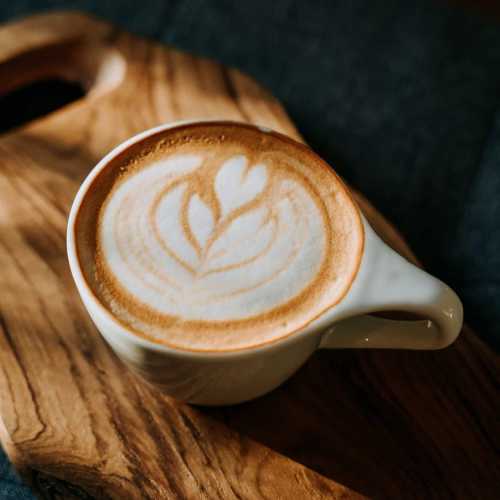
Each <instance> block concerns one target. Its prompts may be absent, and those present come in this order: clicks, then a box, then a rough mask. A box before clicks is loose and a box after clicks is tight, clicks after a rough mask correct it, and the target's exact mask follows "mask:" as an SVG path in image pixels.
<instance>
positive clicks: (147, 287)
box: [97, 153, 327, 322]
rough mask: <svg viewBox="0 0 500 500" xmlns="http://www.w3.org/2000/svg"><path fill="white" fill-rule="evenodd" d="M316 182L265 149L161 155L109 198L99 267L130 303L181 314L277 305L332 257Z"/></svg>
mask: <svg viewBox="0 0 500 500" xmlns="http://www.w3.org/2000/svg"><path fill="white" fill-rule="evenodd" d="M311 189H312V188H311V186H309V185H308V184H307V182H306V181H305V179H303V178H302V177H301V176H300V175H298V174H296V173H294V172H293V171H291V170H290V169H286V168H277V167H275V166H270V165H269V164H268V162H266V159H265V157H264V158H263V159H260V160H259V159H257V161H251V159H250V158H249V157H247V156H246V155H244V154H231V155H227V156H226V157H223V158H221V157H220V156H218V157H215V158H214V157H210V156H208V155H207V157H205V156H203V155H201V154H188V153H185V154H176V155H172V156H169V157H167V158H165V159H160V160H158V161H156V162H153V163H151V164H150V165H148V166H146V167H144V168H141V169H138V170H137V171H136V172H130V173H128V174H127V175H126V176H125V177H124V179H122V180H120V181H119V182H117V184H116V186H115V187H114V188H113V190H112V192H111V193H110V195H109V196H108V198H107V200H106V203H105V204H104V205H103V206H102V208H101V212H100V216H99V217H100V220H99V229H98V237H97V242H98V253H99V255H100V263H101V264H100V265H101V267H102V269H100V271H99V272H100V273H101V274H103V275H105V277H106V280H107V281H112V282H113V290H115V289H116V290H120V294H121V295H120V296H126V297H128V299H127V300H128V301H129V302H130V301H132V302H134V303H137V304H140V305H141V306H144V307H146V308H148V310H150V311H152V313H151V314H158V315H159V316H162V315H164V316H166V317H168V318H170V319H172V320H173V321H177V322H179V321H205V322H206V321H212V322H214V321H215V322H227V321H235V320H244V319H247V318H256V317H259V315H263V314H266V313H270V312H272V311H273V310H274V309H276V308H278V307H280V306H282V305H283V304H285V303H287V302H288V301H290V299H292V298H293V297H295V296H297V295H298V294H300V293H301V292H302V291H303V290H304V289H305V288H306V287H307V286H308V285H309V284H310V283H312V282H313V281H314V280H315V279H317V275H318V273H319V272H320V269H321V266H322V264H323V262H324V259H325V255H326V251H325V248H326V244H327V241H326V238H327V234H326V232H325V214H324V210H322V208H321V206H320V204H318V201H317V200H316V199H315V198H314V196H313V194H312V193H311ZM110 300H111V301H112V299H110ZM112 302H113V301H112ZM122 302H123V300H122ZM113 303H114V306H115V307H120V306H119V301H115V302H113Z"/></svg>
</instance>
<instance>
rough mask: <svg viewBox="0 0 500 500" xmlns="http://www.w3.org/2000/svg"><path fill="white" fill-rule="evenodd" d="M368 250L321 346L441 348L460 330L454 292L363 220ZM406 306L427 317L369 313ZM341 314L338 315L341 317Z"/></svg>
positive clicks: (460, 311) (460, 314) (460, 317)
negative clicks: (408, 318)
mask: <svg viewBox="0 0 500 500" xmlns="http://www.w3.org/2000/svg"><path fill="white" fill-rule="evenodd" d="M364 225H365V252H364V255H363V259H362V262H361V266H360V270H359V271H358V275H357V277H356V279H355V281H354V283H353V285H352V288H351V291H350V292H349V294H348V297H347V300H346V301H345V304H344V305H343V307H342V306H340V307H341V311H340V312H341V314H340V317H341V318H344V319H340V321H335V322H334V323H333V324H332V325H331V326H330V327H328V328H327V329H326V331H325V333H324V334H323V337H322V339H321V342H320V346H319V347H320V348H360V347H365V348H366V347H370V348H389V349H441V348H443V347H446V346H448V345H450V344H451V343H452V342H453V341H454V340H455V339H456V338H457V336H458V334H459V333H460V330H461V328H462V322H463V309H462V304H461V302H460V299H459V298H458V297H457V295H456V293H455V292H454V291H453V290H452V289H451V288H450V287H448V286H447V285H445V284H444V283H443V282H442V281H440V280H438V279H437V278H435V277H433V276H431V275H430V274H428V273H426V272H425V271H423V270H422V269H419V268H418V267H416V266H414V265H413V264H411V263H410V262H408V261H407V260H406V259H404V258H403V257H401V255H399V254H398V253H396V252H395V251H394V250H392V249H391V248H390V247H388V246H387V245H386V244H385V243H383V242H382V240H381V239H380V238H379V237H378V236H377V235H376V234H375V232H374V231H373V229H372V228H371V227H370V226H369V225H368V223H367V222H366V221H364ZM382 311H406V312H410V313H414V314H416V315H418V316H419V317H421V318H425V319H423V320H418V321H399V320H398V321H396V320H391V319H385V318H380V317H376V316H369V315H367V313H370V312H372V313H373V312H382ZM337 318H338V316H337Z"/></svg>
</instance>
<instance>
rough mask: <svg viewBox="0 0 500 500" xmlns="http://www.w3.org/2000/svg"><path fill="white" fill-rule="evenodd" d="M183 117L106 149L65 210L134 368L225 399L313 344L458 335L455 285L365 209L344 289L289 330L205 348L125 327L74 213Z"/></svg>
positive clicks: (79, 280) (95, 305)
mask: <svg viewBox="0 0 500 500" xmlns="http://www.w3.org/2000/svg"><path fill="white" fill-rule="evenodd" d="M185 123H187V122H176V123H173V124H167V125H162V126H160V127H156V128H154V129H150V130H147V131H145V132H143V133H141V134H139V135H136V136H135V137H132V138H131V139H129V140H127V141H125V142H124V143H123V144H121V145H120V146H118V147H117V148H115V149H114V150H113V151H111V152H110V153H109V154H108V155H107V156H106V157H105V158H103V159H102V160H101V161H100V162H99V163H98V164H97V165H96V167H95V168H94V169H93V170H92V171H91V172H90V174H89V175H88V177H87V178H86V179H85V181H84V182H83V184H82V185H81V187H80V189H79V191H78V193H77V195H76V198H75V200H74V202H73V206H72V208H71V213H70V216H69V221H68V232H67V248H68V258H69V264H70V268H71V273H72V274H73V278H74V280H75V283H76V286H77V288H78V291H79V293H80V296H81V298H82V300H83V303H84V304H85V307H86V308H87V311H88V312H89V314H90V316H91V318H92V320H93V321H94V323H95V325H96V326H97V328H98V330H99V331H100V332H101V334H102V336H103V337H104V338H105V340H106V341H107V343H108V344H109V345H110V346H111V347H112V348H113V350H114V351H115V353H116V354H117V355H118V356H119V358H121V359H122V361H124V362H125V364H126V365H128V366H129V367H130V368H131V369H132V370H133V371H134V372H135V373H138V374H140V375H141V376H142V377H143V378H144V379H146V380H147V381H149V382H151V383H153V384H154V385H155V386H157V387H159V388H160V389H161V390H163V391H164V392H165V393H166V394H168V395H170V396H173V397H174V398H177V399H179V400H182V401H187V402H190V403H195V404H202V405H227V404H234V403H240V402H243V401H247V400H249V399H253V398H256V397H258V396H261V395H263V394H265V393H267V392H269V391H271V390H273V389H274V388H276V387H277V386H279V385H280V384H281V383H283V382H284V381H285V380H286V379H287V378H288V377H290V376H291V375H292V374H293V373H294V372H295V371H297V370H298V369H299V368H300V366H301V365H302V364H303V363H304V362H305V361H306V360H307V359H308V358H309V357H310V356H311V355H312V354H313V353H314V351H315V350H316V349H324V348H393V349H440V348H443V347H446V346H448V345H449V344H451V343H452V342H453V341H454V340H455V339H456V338H457V336H458V334H459V332H460V329H461V327H462V317H463V312H462V304H461V302H460V300H459V298H458V297H457V295H456V294H455V292H453V290H451V289H450V288H449V287H448V286H447V285H445V284H444V283H443V282H441V281H439V280H438V279H437V278H434V277H433V276H431V275H430V274H428V273H426V272H425V271H423V270H421V269H419V268H417V267H415V266H414V265H413V264H410V263H409V262H408V261H407V260H405V259H404V258H403V257H401V256H400V255H399V254H398V253H396V252H394V251H393V250H392V249H391V248H389V247H388V246H387V245H386V244H385V243H383V242H382V240H381V239H380V238H379V237H378V236H377V235H376V234H375V232H374V231H373V229H372V228H371V227H370V225H369V224H368V222H367V221H366V219H365V218H364V217H363V216H362V217H361V218H362V222H363V226H364V237H365V240H364V250H363V255H362V257H361V263H360V266H359V269H358V272H357V274H356V276H355V278H354V281H353V282H352V284H351V287H350V289H349V291H348V292H347V294H346V295H345V296H344V298H343V299H342V300H341V301H340V302H339V303H337V304H336V305H335V306H333V307H331V308H330V309H329V310H328V311H326V312H325V313H323V315H322V316H320V317H319V318H317V319H316V320H315V321H313V322H312V323H310V324H309V325H308V326H307V327H305V328H303V329H301V330H299V331H297V332H295V333H293V334H291V335H289V336H287V337H286V338H283V339H281V340H280V339H278V340H277V341H275V342H273V343H270V344H266V345H263V346H260V347H254V348H248V349H243V350H239V351H233V352H221V353H214V352H207V353H203V352H192V351H185V350H180V349H174V348H172V347H167V346H165V345H162V344H158V343H154V342H151V341H148V340H146V339H144V338H142V337H139V336H137V335H135V334H134V333H132V332H131V331H129V330H128V329H127V328H126V327H125V326H123V325H122V324H121V323H119V322H118V321H117V320H116V319H115V318H114V317H113V315H112V314H111V313H110V312H109V311H108V310H107V309H106V308H105V307H104V306H103V305H102V304H101V303H100V302H99V301H98V299H97V298H96V296H95V295H94V293H93V292H92V290H91V289H90V287H89V286H88V284H87V282H86V280H85V278H84V275H83V273H82V270H81V267H80V263H79V261H78V258H77V252H76V241H75V221H76V220H77V218H76V215H77V213H78V211H79V208H80V205H81V203H82V200H83V198H84V196H85V194H86V193H87V191H88V190H89V189H91V188H92V184H93V180H94V179H95V178H96V176H97V174H98V173H99V172H100V171H101V170H102V169H103V168H104V167H105V166H106V165H107V164H108V163H109V162H110V160H111V159H113V158H114V157H115V156H117V155H118V154H120V153H121V152H123V151H124V150H125V149H127V148H128V147H129V146H131V145H132V144H134V143H136V142H138V141H140V140H142V139H144V138H146V137H148V136H150V135H152V134H155V133H158V132H160V131H163V130H166V129H168V128H172V127H175V126H179V125H181V124H185ZM262 133H266V132H265V131H264V130H263V131H262ZM375 311H407V312H411V313H415V314H417V315H418V316H419V317H422V318H427V319H425V320H421V321H395V320H389V319H383V318H380V317H375V316H368V315H367V313H370V312H375Z"/></svg>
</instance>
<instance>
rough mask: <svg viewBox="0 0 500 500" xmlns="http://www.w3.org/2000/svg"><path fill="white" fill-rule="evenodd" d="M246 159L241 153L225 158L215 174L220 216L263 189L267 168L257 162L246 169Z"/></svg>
mask: <svg viewBox="0 0 500 500" xmlns="http://www.w3.org/2000/svg"><path fill="white" fill-rule="evenodd" d="M247 164H248V160H247V159H246V158H245V157H244V156H243V155H238V156H233V157H232V158H230V159H229V160H226V161H225V162H224V163H223V165H222V166H221V168H220V169H219V171H218V172H217V175H216V176H215V192H216V193H217V197H218V199H219V203H220V205H221V211H222V216H223V217H226V216H227V215H228V214H229V213H230V212H232V211H233V210H236V209H237V208H239V207H241V206H243V205H245V204H246V203H249V202H250V201H252V200H253V199H254V198H256V197H257V196H258V195H259V194H260V193H262V191H263V190H264V188H265V186H266V183H267V169H266V167H265V165H262V164H259V165H255V166H253V167H252V168H250V169H248V170H247Z"/></svg>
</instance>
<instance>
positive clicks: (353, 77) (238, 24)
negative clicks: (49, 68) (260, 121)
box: [0, 0, 500, 499]
mask: <svg viewBox="0 0 500 500" xmlns="http://www.w3.org/2000/svg"><path fill="white" fill-rule="evenodd" d="M462 4H465V5H466V6H464V5H462ZM467 5H468V6H467ZM491 5H493V2H491V3H490V2H484V1H483V2H478V3H475V2H472V1H471V2H465V1H464V2H456V3H453V4H450V3H446V2H444V1H441V2H438V1H430V0H428V1H424V0H421V1H420V2H410V1H408V2H404V1H401V0H400V1H374V0H349V1H345V0H344V1H335V0H332V1H313V0H307V1H306V0H302V1H291V0H274V1H273V0H252V1H234V0H233V1H230V0H219V1H206V0H150V1H146V0H143V1H140V2H138V1H136V0H128V1H121V2H120V1H116V2H113V1H110V0H108V1H103V0H101V1H99V0H94V1H92V0H87V1H85V0H80V1H66V2H64V1H48V0H46V1H35V0H31V1H30V0H22V1H21V0H18V1H3V2H1V3H0V20H1V21H7V20H9V19H11V18H15V17H19V16H21V15H25V14H28V13H30V12H34V11H40V10H47V9H61V8H64V9H68V8H75V9H80V10H84V11H87V12H92V13H94V14H96V15H98V16H101V17H104V18H106V19H109V20H110V21H112V22H114V23H115V24H118V25H120V26H121V27H123V28H125V29H127V30H129V31H132V32H135V33H137V34H140V35H143V36H147V37H152V38H155V39H158V40H161V41H163V42H165V43H168V44H172V45H175V46H177V47H179V48H182V49H185V50H188V51H192V52H195V53H197V54H202V55H206V56H210V57H212V58H215V59H218V60H219V61H221V62H224V63H226V64H229V65H233V66H237V67H239V68H240V69H242V70H244V71H246V72H247V73H249V74H250V75H252V76H253V77H254V78H256V79H257V80H258V81H259V82H261V83H262V84H264V85H265V86H267V87H268V88H269V89H270V90H271V91H272V92H273V93H274V95H275V96H277V97H278V98H279V99H280V100H281V101H282V102H283V103H284V105H285V107H286V108H287V110H288V112H289V113H290V115H291V116H292V118H293V120H294V121H295V123H296V124H297V125H298V127H299V129H300V131H301V132H302V134H303V135H304V136H305V138H306V140H307V141H308V142H309V144H311V145H312V147H313V148H314V149H316V150H317V151H318V152H319V153H320V154H321V155H322V156H323V157H324V158H325V159H326V160H327V161H329V162H330V163H331V164H332V165H333V166H334V167H335V169H336V170H337V171H338V172H339V173H340V174H341V175H342V176H344V177H345V178H346V180H347V181H348V182H349V183H350V184H351V185H352V186H354V187H356V188H358V189H359V190H361V191H362V192H363V193H365V194H366V195H367V197H368V198H369V199H370V200H371V201H372V202H373V203H374V205H375V206H376V207H377V208H379V209H380V210H381V211H382V212H383V213H384V214H385V215H386V216H387V217H388V218H389V219H390V220H391V221H392V222H394V223H395V224H396V226H397V227H398V228H399V229H400V230H401V232H402V233H403V235H404V236H405V237H406V238H407V240H408V241H409V243H410V245H411V247H412V248H413V249H414V251H415V252H416V254H417V255H418V257H419V258H420V259H421V260H422V261H423V263H424V265H425V266H426V267H427V268H428V269H429V270H430V271H431V272H432V273H433V274H435V275H436V276H438V277H440V278H441V279H443V280H444V281H446V282H447V283H449V284H450V285H451V286H452V287H453V288H455V289H456V290H457V292H458V293H459V295H460V297H461V298H462V299H463V301H464V304H465V317H466V321H467V322H468V323H469V324H471V325H472V326H473V327H474V328H475V330H476V332H477V333H478V334H479V335H481V336H482V337H483V339H484V340H485V341H487V342H488V343H489V344H490V345H492V346H493V347H494V348H496V349H498V348H500V331H499V327H498V324H499V323H500V293H499V288H500V111H499V104H500V20H499V19H500V16H499V15H498V14H495V13H494V12H493V11H495V10H496V12H498V11H499V10H500V9H498V8H495V7H494V6H493V7H491ZM1 111H2V110H1V109H0V112H1ZM0 476H4V474H3V473H2V469H1V468H0ZM4 477H5V476H4ZM6 480H7V481H8V480H9V478H8V477H7V479H6ZM0 484H1V483H0ZM5 491H7V490H5ZM6 495H7V493H5V494H4V495H2V490H1V487H0V498H2V499H3V498H10V497H9V496H6ZM13 495H14V494H13ZM12 498H14V496H12ZM17 498H20V497H19V495H17Z"/></svg>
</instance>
